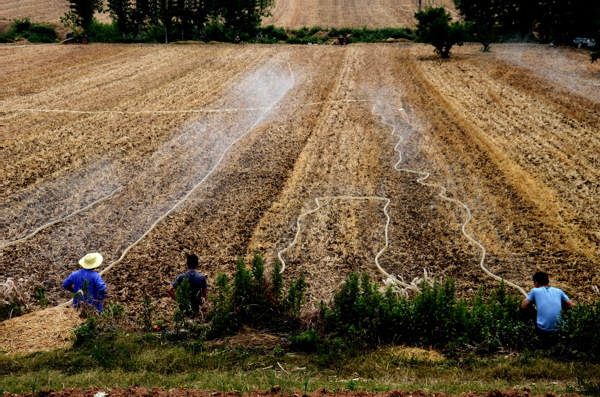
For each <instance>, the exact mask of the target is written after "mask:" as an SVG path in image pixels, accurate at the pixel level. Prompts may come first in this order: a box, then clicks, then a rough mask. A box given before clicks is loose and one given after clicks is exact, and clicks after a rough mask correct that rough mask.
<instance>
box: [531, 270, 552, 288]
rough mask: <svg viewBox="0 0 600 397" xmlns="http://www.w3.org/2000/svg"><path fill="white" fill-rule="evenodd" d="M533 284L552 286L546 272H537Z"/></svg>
mask: <svg viewBox="0 0 600 397" xmlns="http://www.w3.org/2000/svg"><path fill="white" fill-rule="evenodd" d="M533 282H537V283H540V285H548V284H550V279H549V278H548V274H547V273H546V272H537V273H536V274H534V275H533Z"/></svg>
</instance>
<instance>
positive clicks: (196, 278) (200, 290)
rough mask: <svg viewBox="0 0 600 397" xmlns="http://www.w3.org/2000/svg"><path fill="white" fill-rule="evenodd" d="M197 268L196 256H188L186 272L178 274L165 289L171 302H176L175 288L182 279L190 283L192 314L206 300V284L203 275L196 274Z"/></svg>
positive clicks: (197, 310) (198, 309) (196, 311)
mask: <svg viewBox="0 0 600 397" xmlns="http://www.w3.org/2000/svg"><path fill="white" fill-rule="evenodd" d="M197 268H198V257H197V256H196V255H188V257H187V269H188V270H187V272H185V273H183V274H180V275H179V276H178V277H177V279H176V280H175V281H174V282H173V284H171V285H169V287H168V288H167V293H168V294H169V296H170V297H171V298H172V299H173V300H175V301H176V300H177V297H176V296H175V288H176V287H177V286H178V285H179V284H180V283H181V282H182V281H183V279H186V278H187V279H188V280H189V281H190V290H191V296H190V303H191V305H192V311H193V312H194V314H196V313H198V312H199V311H200V306H202V304H203V303H204V301H205V300H206V295H207V290H208V283H207V282H206V277H205V276H204V274H201V273H198V272H197V271H196V269H197Z"/></svg>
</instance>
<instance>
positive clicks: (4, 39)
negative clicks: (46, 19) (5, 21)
mask: <svg viewBox="0 0 600 397" xmlns="http://www.w3.org/2000/svg"><path fill="white" fill-rule="evenodd" d="M19 39H25V40H28V41H29V42H31V43H52V42H54V41H56V31H55V30H54V28H53V27H51V26H45V25H36V24H32V23H31V21H30V20H29V18H25V19H15V20H14V21H13V24H12V25H11V27H10V29H9V30H8V32H6V33H0V43H11V42H14V41H17V40H19Z"/></svg>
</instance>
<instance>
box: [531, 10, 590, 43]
mask: <svg viewBox="0 0 600 397" xmlns="http://www.w3.org/2000/svg"><path fill="white" fill-rule="evenodd" d="M537 22H538V26H537V28H536V30H537V33H538V34H539V36H540V39H541V40H543V41H548V42H549V41H554V42H556V43H558V44H571V43H572V40H573V38H574V37H576V36H582V37H593V36H594V35H595V34H597V32H598V31H599V30H600V2H597V1H596V2H590V1H589V0H545V1H543V2H542V3H541V4H540V8H539V11H538V21H537Z"/></svg>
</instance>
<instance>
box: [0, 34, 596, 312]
mask: <svg viewBox="0 0 600 397" xmlns="http://www.w3.org/2000/svg"><path fill="white" fill-rule="evenodd" d="M479 49H480V47H479V46H476V45H469V46H465V47H461V48H457V50H456V51H455V53H454V57H453V58H452V59H450V60H449V61H440V60H439V59H438V58H437V57H435V56H433V54H432V48H431V47H429V46H424V45H416V44H408V45H402V44H380V45H351V46H348V47H341V48H340V47H331V46H258V45H242V46H235V45H221V46H210V45H205V46H164V45H161V46H148V45H102V44H93V45H87V46H78V45H70V46H67V45H46V46H29V47H18V46H10V45H3V46H0V69H1V70H3V73H2V74H1V75H0V87H2V89H1V90H0V104H1V105H0V137H1V144H0V145H1V149H2V150H1V151H0V156H1V157H0V160H1V164H2V175H3V176H4V177H3V178H2V180H1V187H0V195H1V196H0V202H1V203H2V208H1V216H0V218H1V219H2V220H3V224H2V227H1V234H0V244H1V245H5V244H7V243H9V242H12V241H14V240H17V239H20V238H23V237H25V236H27V235H29V234H31V233H33V232H34V231H35V230H36V229H38V228H40V227H42V226H43V225H46V224H48V223H49V222H51V221H53V220H57V219H60V218H63V217H67V218H66V219H64V220H62V221H60V222H57V223H55V224H52V225H51V226H49V227H47V228H45V229H43V230H41V231H40V232H39V233H37V234H35V235H33V236H32V237H30V238H28V239H27V240H25V241H21V242H18V243H15V244H12V245H9V246H6V247H4V248H3V249H2V250H1V255H2V256H1V258H2V259H1V260H2V266H0V280H2V281H4V280H5V279H6V278H8V277H13V278H16V279H18V278H23V279H26V280H27V284H28V285H29V288H32V289H33V287H35V286H39V285H44V286H45V287H47V288H48V291H49V297H50V301H51V303H52V304H58V303H61V302H64V301H66V300H67V299H68V298H69V293H67V292H66V291H63V290H61V288H60V284H61V282H62V280H63V279H64V278H65V277H66V276H68V274H69V273H70V272H72V271H74V270H77V268H78V265H77V260H78V259H79V258H80V257H82V256H83V255H85V254H86V253H87V252H93V251H98V252H101V253H102V254H103V255H104V258H105V262H104V265H103V266H102V267H101V268H100V270H101V271H103V272H104V273H103V277H104V279H105V280H106V281H107V283H108V285H109V297H110V298H109V299H110V301H111V302H123V303H126V304H127V305H129V306H130V307H132V308H134V307H135V306H136V305H138V304H139V303H140V302H141V300H142V298H143V297H144V296H146V295H149V296H151V297H153V298H154V299H155V300H156V301H157V302H158V304H159V306H160V307H161V309H164V310H172V308H173V303H172V302H170V301H169V300H168V298H167V297H166V294H165V293H164V290H165V288H166V287H167V285H168V283H169V282H170V281H172V280H173V279H174V277H175V276H176V275H177V274H178V273H180V272H181V271H182V270H183V267H184V263H185V256H186V254H188V253H196V254H198V255H199V257H200V261H201V270H202V271H204V272H205V273H206V274H207V275H208V278H209V282H211V283H212V282H214V279H215V277H216V275H217V274H218V273H219V272H226V273H231V272H232V271H233V269H234V261H235V259H236V257H237V256H240V255H243V256H247V257H250V256H251V255H252V253H253V252H255V251H260V252H262V253H263V254H264V256H265V257H266V259H267V261H268V263H269V264H272V263H273V261H274V260H275V259H276V258H277V255H278V253H280V252H281V251H284V252H283V253H282V254H281V255H282V258H283V259H284V261H285V264H286V269H285V273H284V274H285V276H286V277H288V278H295V277H297V276H298V275H300V274H304V275H306V277H307V279H308V283H309V305H308V306H307V307H308V308H310V307H314V306H313V305H314V304H315V303H317V302H318V301H319V300H322V299H324V300H327V299H329V298H330V297H331V293H332V291H333V290H335V289H337V288H338V287H339V285H340V283H341V282H342V280H343V279H344V278H345V277H346V276H347V275H348V273H349V272H353V271H355V272H369V273H371V274H372V275H373V277H374V278H375V279H377V280H381V281H383V279H384V277H383V275H382V274H381V273H380V272H379V271H378V270H377V267H376V264H375V257H376V256H377V255H378V254H379V255H380V256H379V258H378V262H379V263H380V265H381V267H382V268H383V269H384V270H385V271H386V272H387V273H389V274H391V275H394V276H396V277H398V278H399V279H402V280H404V281H406V282H410V281H411V280H413V279H414V278H417V277H421V276H422V275H423V271H424V269H427V271H428V272H429V274H430V275H431V274H433V275H435V276H437V277H438V278H443V279H446V278H454V279H456V281H457V289H458V290H459V291H460V293H461V294H464V295H472V294H473V293H474V292H475V291H476V290H477V289H478V288H479V287H480V286H483V287H485V288H492V287H496V286H497V285H498V282H497V281H495V280H494V279H492V278H491V277H489V276H488V275H487V274H486V273H485V272H484V270H483V269H482V268H481V267H480V264H483V266H484V267H485V268H487V269H489V270H490V271H491V272H493V273H494V274H496V275H498V276H499V277H503V278H505V279H506V280H508V281H510V282H512V283H515V284H517V285H518V286H521V287H522V288H523V289H525V290H529V289H530V288H531V282H530V281H529V280H530V277H531V274H532V273H533V272H534V271H536V270H539V269H542V270H546V271H548V272H549V273H550V275H551V280H552V282H553V284H554V285H557V286H559V287H562V288H564V289H565V290H566V291H567V293H568V294H569V295H570V296H571V297H572V298H573V299H574V300H575V301H577V302H590V301H592V300H595V299H598V295H596V293H595V292H594V287H596V288H597V286H599V285H600V274H599V272H598V267H597V266H598V264H599V262H600V261H599V258H600V249H599V241H600V232H599V230H600V200H598V195H599V193H600V191H599V186H600V158H599V157H598V153H600V139H599V138H600V128H599V126H600V90H599V89H598V87H599V86H600V64H598V63H596V64H591V63H590V62H589V59H588V55H587V53H585V52H580V51H577V50H573V49H566V48H552V47H547V46H541V45H518V44H514V45H510V44H506V45H494V46H493V52H492V53H490V54H483V53H481V52H479ZM424 172H428V173H431V175H430V176H429V178H427V179H426V180H425V181H424V182H425V183H428V184H429V185H424V184H420V183H418V182H417V179H419V178H422V177H423V176H424V174H423V173H424ZM432 185H433V186H432ZM442 186H444V187H445V188H446V189H447V193H446V195H447V197H451V198H454V199H456V200H459V201H460V203H457V202H451V201H448V200H447V199H443V198H442V197H441V196H439V193H440V191H441V187H442ZM317 198H322V199H320V200H319V203H320V207H319V208H318V209H317V203H316V201H315V199H317ZM388 202H389V204H388V205H386V204H387V203H388ZM461 203H462V204H464V206H466V207H468V209H469V210H470V212H471V214H472V219H471V220H470V222H469V223H468V224H466V225H465V226H464V229H465V231H466V233H467V234H468V235H469V236H471V237H472V238H473V239H475V240H476V241H477V243H475V242H473V241H471V240H469V239H468V238H467V236H466V235H465V234H463V233H462V232H461V227H462V225H463V224H464V222H465V221H466V220H467V212H466V210H465V207H464V206H463V205H461ZM313 209H317V210H316V211H313V212H310V213H308V212H309V211H311V210H313ZM77 211H79V212H77ZM303 214H305V215H303ZM70 215H72V216H70ZM299 217H301V221H300V231H299V232H298V229H297V220H298V218H299ZM388 219H389V221H388ZM388 222H389V224H388ZM386 235H387V236H388V242H387V247H386ZM484 253H485V255H484ZM120 258H122V260H121V261H120V262H118V263H117V264H116V265H115V266H112V267H111V268H110V269H108V266H109V265H111V264H113V263H114V262H115V261H118V260H119V259H120ZM107 269H108V270H107Z"/></svg>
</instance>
